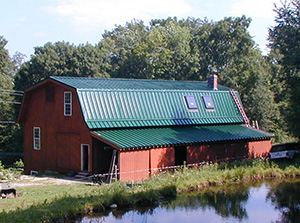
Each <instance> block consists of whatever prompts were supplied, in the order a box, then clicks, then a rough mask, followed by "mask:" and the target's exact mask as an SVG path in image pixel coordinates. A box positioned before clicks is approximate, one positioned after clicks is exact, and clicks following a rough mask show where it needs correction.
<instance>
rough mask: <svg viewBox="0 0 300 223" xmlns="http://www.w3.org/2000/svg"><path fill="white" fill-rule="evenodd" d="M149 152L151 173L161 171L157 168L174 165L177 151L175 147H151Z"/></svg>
mask: <svg viewBox="0 0 300 223" xmlns="http://www.w3.org/2000/svg"><path fill="white" fill-rule="evenodd" d="M149 153H150V169H151V175H152V174H154V173H157V172H159V170H156V168H163V167H168V166H174V163H175V153H174V148H173V147H170V148H157V149H150V150H149Z"/></svg>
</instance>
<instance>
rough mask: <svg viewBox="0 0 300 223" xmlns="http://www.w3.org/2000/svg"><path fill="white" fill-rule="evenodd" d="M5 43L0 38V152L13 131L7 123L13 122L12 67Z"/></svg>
mask: <svg viewBox="0 0 300 223" xmlns="http://www.w3.org/2000/svg"><path fill="white" fill-rule="evenodd" d="M7 43H8V42H7V40H6V39H4V37H3V36H0V150H7V149H8V148H7V144H8V141H9V140H10V137H11V134H12V131H13V125H12V123H9V122H10V121H13V115H12V106H11V102H12V101H13V97H12V96H11V93H12V91H13V77H12V75H13V70H14V65H13V63H12V62H11V59H10V57H9V54H8V51H7V50H6V49H5V46H6V44H7Z"/></svg>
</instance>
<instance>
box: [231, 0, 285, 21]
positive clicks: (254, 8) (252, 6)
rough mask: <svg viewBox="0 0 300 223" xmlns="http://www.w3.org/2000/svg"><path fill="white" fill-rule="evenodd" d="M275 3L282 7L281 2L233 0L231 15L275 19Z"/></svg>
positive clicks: (272, 0) (275, 0)
mask: <svg viewBox="0 0 300 223" xmlns="http://www.w3.org/2000/svg"><path fill="white" fill-rule="evenodd" d="M274 3H275V4H277V5H281V3H280V0H232V1H231V7H230V12H229V14H231V15H234V16H240V15H246V16H248V17H252V18H253V17H257V18H268V19H269V18H274V15H275V13H274V12H273V9H274Z"/></svg>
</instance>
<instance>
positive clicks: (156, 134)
mask: <svg viewBox="0 0 300 223" xmlns="http://www.w3.org/2000/svg"><path fill="white" fill-rule="evenodd" d="M92 134H93V135H95V136H96V137H99V138H100V139H101V140H102V141H104V142H106V143H108V144H110V145H111V146H113V147H115V148H119V149H129V148H143V147H157V146H166V147H168V146H176V145H187V144H195V143H208V142H221V141H236V140H263V139H270V138H271V137H273V135H272V134H269V133H266V132H263V131H261V130H257V129H253V128H249V127H245V126H242V125H214V126H179V127H168V128H143V129H118V130H102V131H101V130H100V131H93V132H92Z"/></svg>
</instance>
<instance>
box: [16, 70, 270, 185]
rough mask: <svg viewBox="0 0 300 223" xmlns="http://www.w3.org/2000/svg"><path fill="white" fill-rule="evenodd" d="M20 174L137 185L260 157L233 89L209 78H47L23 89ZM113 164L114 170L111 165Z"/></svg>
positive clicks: (258, 138) (265, 144)
mask: <svg viewBox="0 0 300 223" xmlns="http://www.w3.org/2000/svg"><path fill="white" fill-rule="evenodd" d="M18 122H19V123H21V124H23V127H24V162H25V173H26V174H29V173H30V172H31V171H46V170H52V171H58V172H62V173H67V172H70V171H74V172H79V171H84V172H87V173H90V174H91V173H108V172H110V171H111V166H114V165H116V166H117V170H118V178H119V179H120V180H123V181H128V180H142V179H146V178H148V177H149V175H151V174H153V173H155V172H157V170H158V168H163V167H168V166H174V165H182V164H183V163H187V164H193V163H199V162H202V161H214V160H221V159H226V158H238V157H245V156H253V155H254V156H260V155H263V154H265V153H267V152H269V150H270V148H271V141H270V139H271V137H273V135H271V134H269V133H266V132H263V131H260V130H257V129H253V128H251V127H249V126H247V124H248V118H247V116H246V114H245V113H244V110H243V108H242V106H241V102H240V99H239V95H238V92H236V91H234V90H231V89H229V88H227V87H224V86H221V85H218V84H217V76H216V75H213V76H212V77H211V78H210V81H208V82H205V81H163V80H136V79H101V78H79V77H50V78H48V79H46V80H44V81H42V82H40V83H38V84H36V85H34V86H33V87H31V88H29V89H27V90H26V91H25V97H24V99H23V104H22V109H21V113H20V116H19V121H18ZM113 164H114V165H113Z"/></svg>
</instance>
